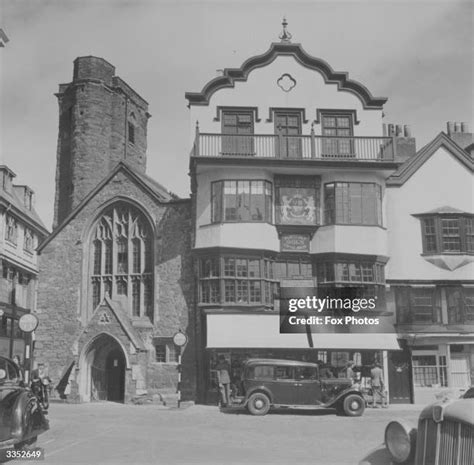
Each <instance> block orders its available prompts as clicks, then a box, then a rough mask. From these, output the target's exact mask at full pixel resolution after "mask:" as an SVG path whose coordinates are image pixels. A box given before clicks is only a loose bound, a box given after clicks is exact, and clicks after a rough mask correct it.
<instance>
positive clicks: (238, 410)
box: [220, 407, 336, 417]
mask: <svg viewBox="0 0 474 465" xmlns="http://www.w3.org/2000/svg"><path fill="white" fill-rule="evenodd" d="M220 411H221V412H222V413H226V414H229V415H251V414H250V413H249V411H248V410H247V409H246V408H245V407H220ZM335 413H336V410H335V409H332V408H327V409H326V408H325V409H322V408H321V409H308V410H304V409H290V408H284V409H271V410H270V411H269V412H268V415H299V416H314V417H316V416H324V415H335Z"/></svg>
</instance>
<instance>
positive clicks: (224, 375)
mask: <svg viewBox="0 0 474 465" xmlns="http://www.w3.org/2000/svg"><path fill="white" fill-rule="evenodd" d="M216 370H217V382H218V384H219V390H220V393H221V403H222V404H221V405H222V407H227V406H228V405H229V404H230V374H229V373H230V366H229V363H228V362H227V360H226V359H225V357H224V356H223V355H219V362H218V363H217V366H216Z"/></svg>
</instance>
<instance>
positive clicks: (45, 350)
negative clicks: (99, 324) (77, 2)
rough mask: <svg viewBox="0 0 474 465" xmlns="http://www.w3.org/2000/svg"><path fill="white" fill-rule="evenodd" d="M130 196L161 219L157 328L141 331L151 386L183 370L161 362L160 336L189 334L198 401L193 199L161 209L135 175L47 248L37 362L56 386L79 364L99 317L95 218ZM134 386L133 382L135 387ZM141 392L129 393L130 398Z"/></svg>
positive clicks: (188, 368)
mask: <svg viewBox="0 0 474 465" xmlns="http://www.w3.org/2000/svg"><path fill="white" fill-rule="evenodd" d="M124 197H128V198H130V199H134V200H135V201H137V202H138V203H139V204H141V205H142V206H143V207H144V208H145V209H146V211H147V212H148V213H149V215H150V216H151V217H152V218H153V221H154V223H155V228H156V235H155V244H154V251H155V257H154V258H155V287H156V288H155V301H154V313H155V320H154V324H153V328H146V327H143V328H137V331H138V332H139V333H140V334H142V339H143V340H144V342H145V344H146V346H147V349H148V352H147V353H146V358H147V362H146V367H145V363H144V362H143V361H142V366H143V370H145V371H146V372H147V373H146V374H145V377H146V378H147V387H150V386H151V384H153V386H157V385H158V386H160V387H162V386H167V387H169V388H170V389H172V388H173V387H174V386H175V384H176V381H177V375H178V373H177V370H176V366H169V367H166V366H165V365H161V364H157V363H155V362H154V357H155V353H154V348H153V344H152V343H153V337H154V336H160V337H172V336H173V334H174V333H175V332H176V331H178V330H179V329H181V330H182V331H185V332H186V333H187V334H188V337H189V342H188V344H187V346H186V348H185V350H184V354H183V374H185V376H186V377H185V378H184V379H183V387H185V389H186V392H187V396H188V398H190V397H193V396H194V389H195V388H194V386H195V380H194V378H195V368H194V364H195V360H194V352H195V351H194V337H193V331H192V329H191V326H190V324H191V323H190V309H192V308H193V306H194V290H193V289H194V288H193V282H194V276H193V270H192V261H191V254H190V249H191V212H190V202H189V201H176V202H172V203H169V204H159V203H158V202H157V201H156V200H155V199H154V198H152V197H151V196H150V195H149V194H148V193H147V192H145V191H144V190H143V189H142V188H141V187H140V186H139V185H137V183H136V182H135V181H133V180H132V179H131V178H130V177H129V175H128V174H127V173H126V172H125V171H123V170H121V171H119V172H118V173H117V174H116V175H115V177H114V178H113V179H111V180H110V181H109V182H108V183H107V184H106V185H105V186H104V187H103V188H102V189H101V190H100V191H99V192H98V193H97V194H96V195H95V196H94V197H93V198H92V199H90V201H89V202H88V203H87V204H86V205H85V206H84V207H83V208H82V209H81V210H80V211H79V212H78V213H77V214H76V216H75V217H74V218H73V219H71V220H70V221H69V223H68V224H67V225H65V226H64V228H63V229H62V230H61V231H59V232H58V234H57V235H56V236H55V237H54V239H53V240H52V241H51V242H50V243H49V244H47V245H46V246H45V248H44V249H43V250H41V255H40V275H41V280H40V284H39V288H38V303H37V309H38V316H39V319H40V325H39V327H38V331H37V336H36V339H37V340H36V348H35V351H36V359H37V360H38V361H39V362H41V361H43V362H46V363H48V365H49V372H50V376H51V378H52V379H53V381H55V382H57V381H59V379H60V377H61V375H62V374H63V373H64V371H65V370H66V368H67V366H68V365H69V364H70V363H71V361H72V360H76V361H77V360H78V356H79V353H80V350H81V347H79V340H78V339H79V337H80V335H81V333H82V331H83V329H84V327H85V326H86V324H87V319H84V315H89V316H90V315H91V312H92V309H91V308H90V306H91V304H90V301H91V296H90V292H89V284H90V279H89V277H88V276H89V270H88V269H87V267H88V259H87V258H88V256H89V253H90V245H91V244H90V243H89V239H88V237H87V236H88V235H87V230H88V228H90V227H91V221H92V219H94V218H96V217H97V215H98V214H99V213H100V211H101V210H102V208H103V206H104V205H105V204H107V203H108V202H109V201H110V200H111V199H115V198H124ZM127 386H128V388H129V389H132V388H133V385H132V383H130V382H127ZM134 394H135V393H134V392H126V398H130V396H133V395H134Z"/></svg>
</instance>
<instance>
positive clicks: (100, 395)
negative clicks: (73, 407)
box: [79, 333, 127, 402]
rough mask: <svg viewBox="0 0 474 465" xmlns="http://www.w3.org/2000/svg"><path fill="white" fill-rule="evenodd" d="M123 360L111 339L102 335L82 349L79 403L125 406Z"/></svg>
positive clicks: (124, 359)
mask: <svg viewBox="0 0 474 465" xmlns="http://www.w3.org/2000/svg"><path fill="white" fill-rule="evenodd" d="M126 365H127V360H126V356H125V353H124V350H123V348H122V346H121V344H120V343H119V342H118V341H117V339H115V338H114V337H113V336H111V335H109V334H106V333H101V334H99V335H98V336H96V337H95V338H94V339H92V340H91V341H90V342H89V343H88V344H87V345H86V346H85V347H84V349H83V351H82V355H81V357H80V360H79V369H80V380H79V395H80V398H81V400H82V401H84V402H91V401H101V400H108V401H112V402H124V395H125V368H126Z"/></svg>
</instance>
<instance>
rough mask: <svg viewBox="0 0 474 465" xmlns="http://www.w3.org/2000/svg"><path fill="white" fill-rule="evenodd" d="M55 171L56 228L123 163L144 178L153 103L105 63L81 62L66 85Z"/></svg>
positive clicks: (61, 90)
mask: <svg viewBox="0 0 474 465" xmlns="http://www.w3.org/2000/svg"><path fill="white" fill-rule="evenodd" d="M56 96H57V98H58V102H59V137H58V152H57V166H56V200H55V215H54V225H53V228H56V226H58V225H59V224H60V223H62V222H63V221H64V219H65V218H66V217H67V216H68V215H69V214H70V213H71V211H72V210H73V209H74V208H75V207H76V206H77V205H78V204H79V202H80V201H81V200H82V199H83V198H84V197H85V196H86V194H88V193H89V192H90V191H91V190H92V189H93V188H94V187H95V186H97V184H98V183H99V182H100V181H101V180H102V179H103V178H104V177H105V176H106V175H107V174H108V173H109V172H110V170H111V169H112V168H113V167H114V166H115V165H116V164H117V163H118V162H119V161H122V160H123V161H126V162H127V163H128V164H129V165H130V166H133V167H134V168H135V169H136V170H137V171H138V172H140V173H145V169H146V146H147V123H148V118H149V117H150V114H149V113H148V103H147V102H146V101H145V100H144V99H143V98H142V97H140V96H139V95H138V94H137V93H136V92H135V91H134V90H133V89H132V88H131V87H129V86H128V85H127V84H126V83H125V82H124V81H122V79H120V78H119V77H118V76H115V67H114V66H112V65H111V64H110V63H108V62H107V61H105V60H104V59H102V58H96V57H91V56H89V57H79V58H76V60H75V61H74V73H73V80H72V82H70V83H68V84H61V85H60V86H59V92H58V93H57V94H56Z"/></svg>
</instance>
